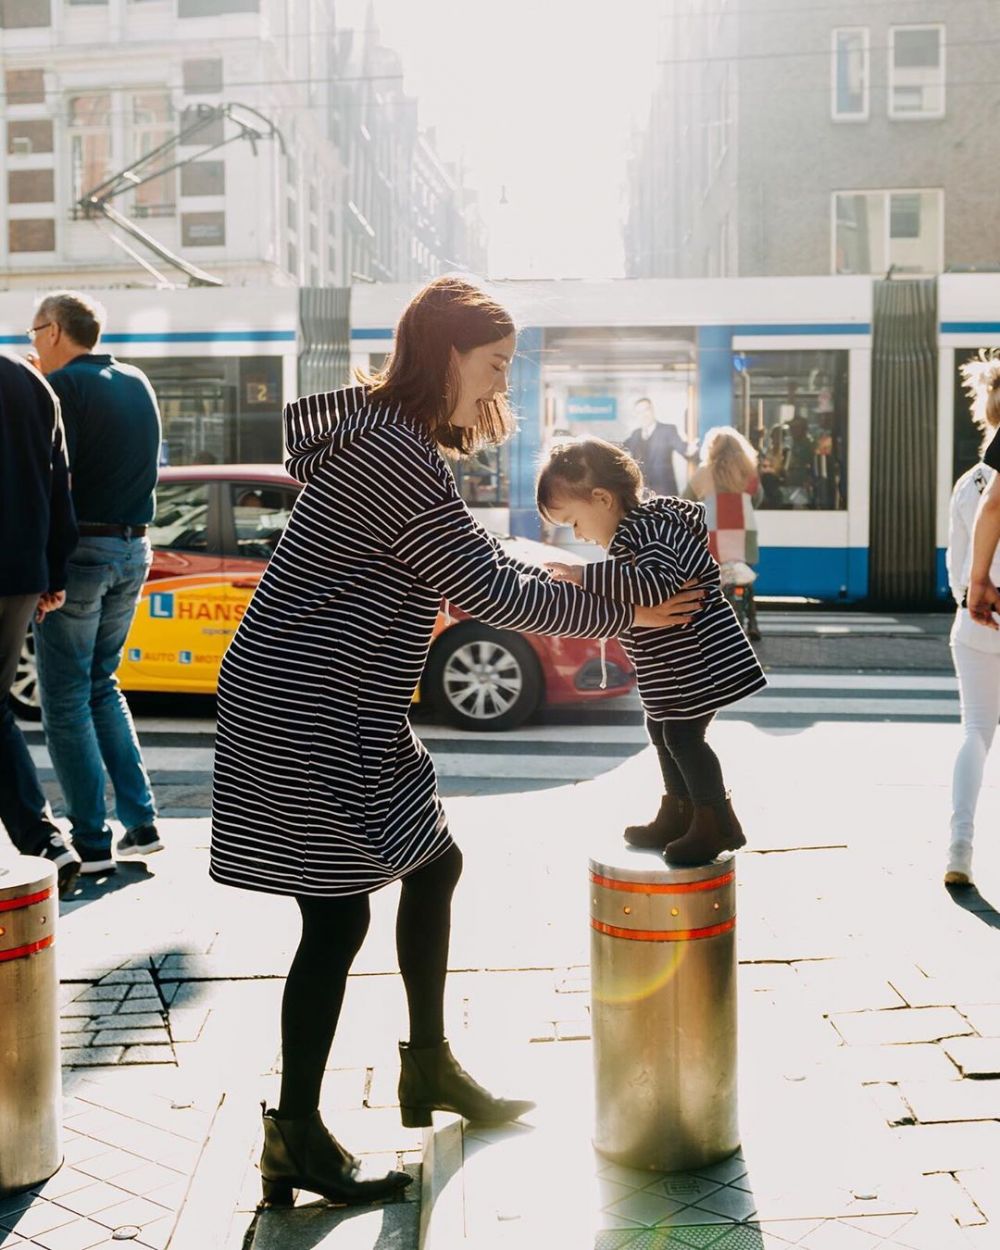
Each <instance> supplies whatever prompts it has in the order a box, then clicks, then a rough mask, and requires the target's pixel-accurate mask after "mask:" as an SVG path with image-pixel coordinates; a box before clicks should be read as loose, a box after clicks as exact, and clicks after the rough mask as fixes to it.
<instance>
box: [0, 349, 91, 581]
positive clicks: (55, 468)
mask: <svg viewBox="0 0 1000 1250" xmlns="http://www.w3.org/2000/svg"><path fill="white" fill-rule="evenodd" d="M76 538H77V535H76V521H75V520H74V518H73V504H72V502H71V500H70V495H69V478H68V475H67V472H66V454H65V449H64V440H63V428H62V422H61V421H60V420H59V402H58V400H57V399H56V398H55V396H54V395H53V394H52V391H51V390H50V389H49V387H48V386H46V385H45V381H44V379H43V378H42V377H41V375H40V374H38V373H36V372H35V370H34V369H32V368H31V366H30V365H28V364H26V363H25V362H24V361H23V360H21V359H19V358H18V357H16V356H8V355H5V354H2V353H0V595H3V596H6V595H36V594H43V593H44V592H45V591H47V590H63V589H65V586H66V561H67V560H68V559H69V556H70V553H71V552H72V550H73V548H74V547H75V546H76Z"/></svg>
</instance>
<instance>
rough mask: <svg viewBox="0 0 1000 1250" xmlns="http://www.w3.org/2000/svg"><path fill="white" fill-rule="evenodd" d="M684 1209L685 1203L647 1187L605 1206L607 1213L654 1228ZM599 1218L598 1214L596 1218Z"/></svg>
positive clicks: (644, 1226)
mask: <svg viewBox="0 0 1000 1250" xmlns="http://www.w3.org/2000/svg"><path fill="white" fill-rule="evenodd" d="M684 1209H686V1204H685V1203H682V1202H675V1201H674V1200H673V1199H671V1198H667V1197H665V1196H664V1195H662V1194H656V1193H653V1192H652V1190H649V1189H642V1190H639V1191H638V1192H637V1193H630V1194H626V1196H625V1197H624V1198H619V1199H618V1200H617V1201H616V1202H613V1203H610V1204H609V1205H608V1206H607V1207H606V1208H605V1210H606V1212H607V1214H608V1215H617V1216H621V1217H622V1218H623V1219H626V1220H631V1221H632V1222H633V1223H635V1224H639V1225H641V1226H642V1227H643V1228H655V1227H656V1226H657V1225H658V1224H665V1223H666V1221H667V1220H668V1219H669V1218H670V1216H672V1215H676V1214H677V1213H678V1212H679V1211H681V1210H684ZM600 1218H601V1217H600V1216H598V1219H600ZM692 1222H693V1221H692Z"/></svg>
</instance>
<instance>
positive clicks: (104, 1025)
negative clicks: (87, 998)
mask: <svg viewBox="0 0 1000 1250" xmlns="http://www.w3.org/2000/svg"><path fill="white" fill-rule="evenodd" d="M166 1022H167V1017H166V1013H165V1012H159V1011H143V1012H141V1013H140V1012H135V1013H132V1014H124V1015H123V1014H121V1013H117V1012H116V1013H115V1015H113V1016H94V1017H91V1020H90V1024H89V1027H90V1028H92V1029H159V1028H165V1027H166ZM85 1027H86V1026H85ZM115 1040H117V1041H123V1040H124V1039H123V1038H117V1039H115Z"/></svg>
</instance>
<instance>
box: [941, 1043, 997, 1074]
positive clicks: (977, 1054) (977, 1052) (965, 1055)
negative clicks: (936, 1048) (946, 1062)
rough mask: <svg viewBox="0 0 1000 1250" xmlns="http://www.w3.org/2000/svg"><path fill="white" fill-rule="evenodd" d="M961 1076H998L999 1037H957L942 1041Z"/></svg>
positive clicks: (942, 1045)
mask: <svg viewBox="0 0 1000 1250" xmlns="http://www.w3.org/2000/svg"><path fill="white" fill-rule="evenodd" d="M941 1048H942V1049H943V1050H944V1052H945V1054H947V1055H948V1057H949V1058H950V1059H951V1060H952V1062H953V1063H955V1064H957V1065H958V1067H959V1068H960V1069H961V1072H962V1075H963V1076H1000V1037H958V1038H952V1039H951V1040H950V1041H947V1042H942V1043H941Z"/></svg>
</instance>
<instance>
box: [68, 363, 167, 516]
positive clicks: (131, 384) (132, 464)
mask: <svg viewBox="0 0 1000 1250" xmlns="http://www.w3.org/2000/svg"><path fill="white" fill-rule="evenodd" d="M49 382H50V383H51V384H52V389H53V390H54V391H55V393H56V394H57V395H58V396H59V399H60V401H61V403H62V415H63V423H64V425H65V426H66V445H67V448H68V451H69V462H70V464H71V465H72V473H73V478H72V483H73V503H74V505H75V506H76V515H77V517H78V518H79V520H80V521H90V522H92V523H97V524H115V525H145V524H148V522H150V521H152V519H153V514H154V510H155V499H154V490H155V487H156V474H157V465H158V464H159V459H160V411H159V409H158V408H157V406H156V396H155V395H154V394H153V388H152V387H151V386H150V385H149V379H148V378H147V377H146V375H145V374H144V373H143V372H142V370H141V369H136V368H135V367H134V366H133V365H123V364H121V363H120V362H119V361H117V360H115V358H114V356H104V355H95V354H94V353H92V352H91V353H87V354H86V355H84V356H77V357H75V359H73V360H71V361H70V362H69V364H67V365H64V366H63V367H62V368H61V369H57V370H56V371H55V373H52V374H50V375H49Z"/></svg>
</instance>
